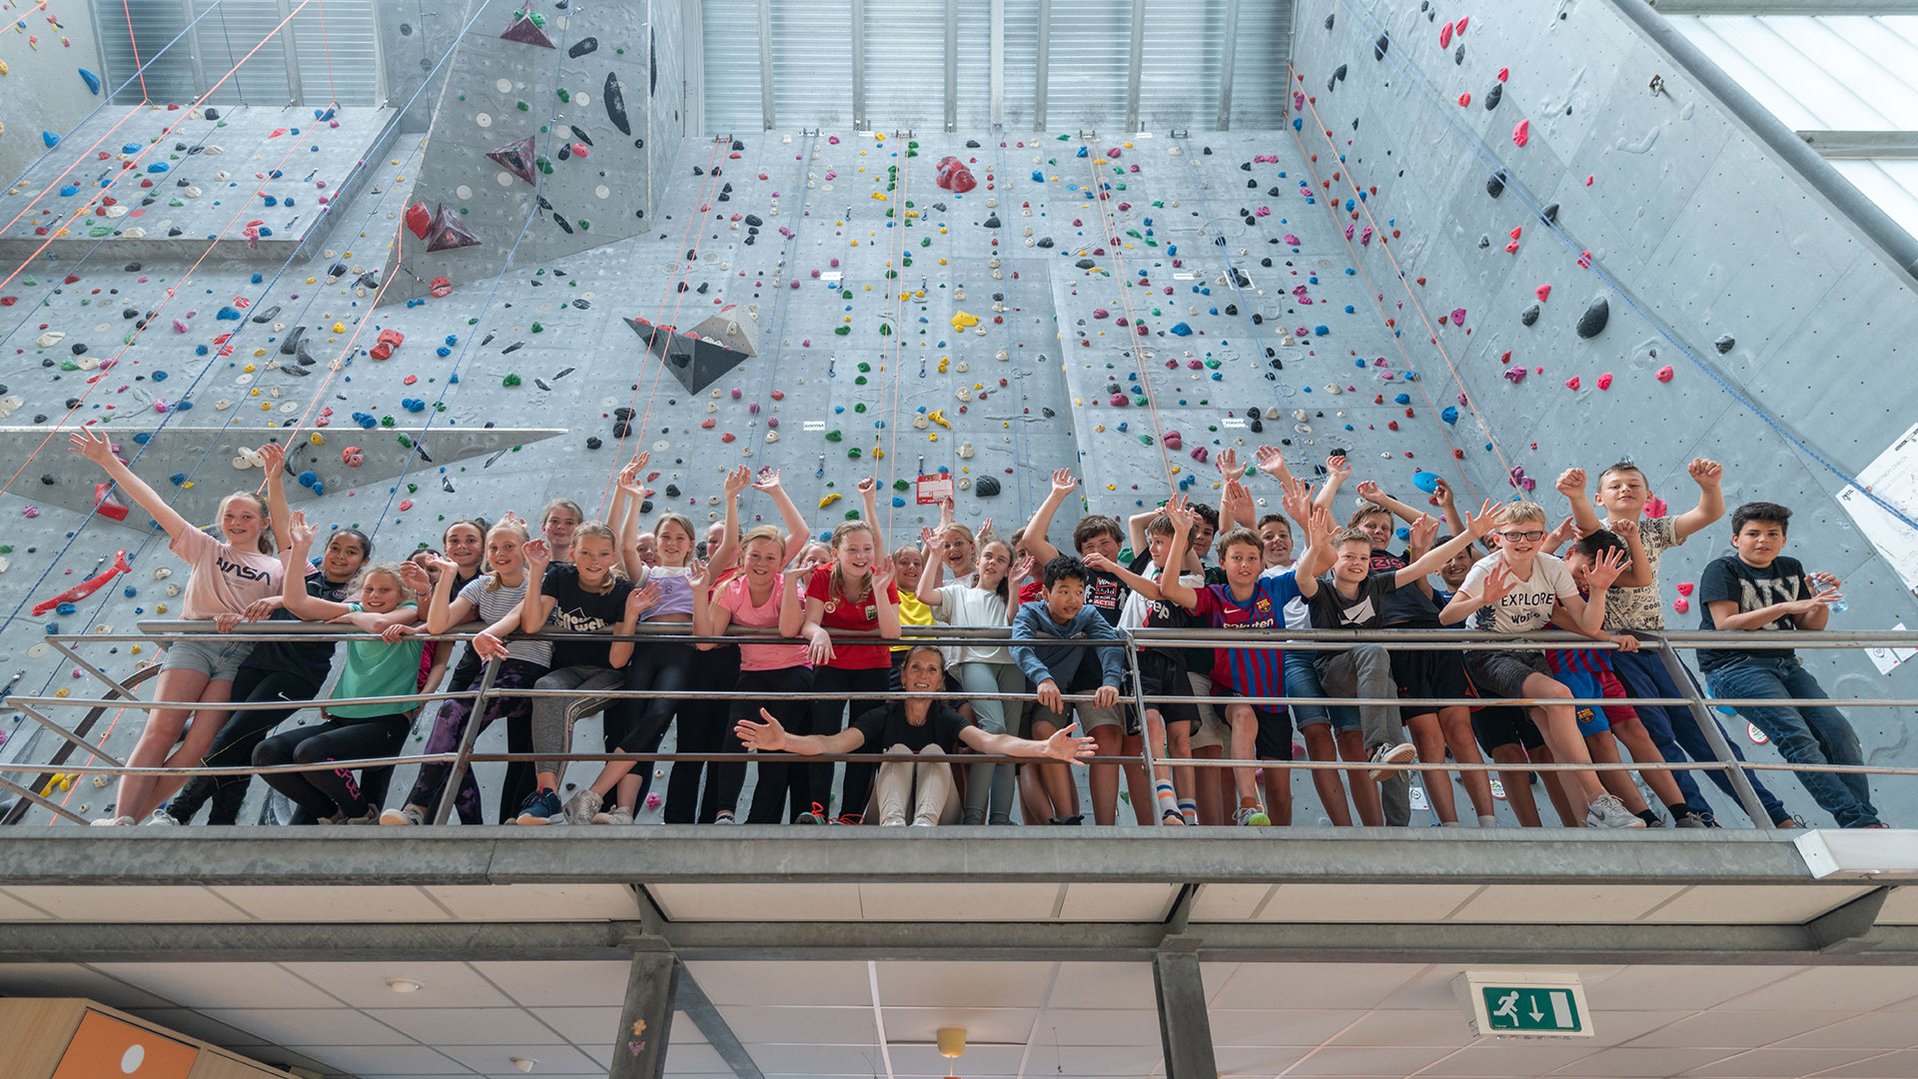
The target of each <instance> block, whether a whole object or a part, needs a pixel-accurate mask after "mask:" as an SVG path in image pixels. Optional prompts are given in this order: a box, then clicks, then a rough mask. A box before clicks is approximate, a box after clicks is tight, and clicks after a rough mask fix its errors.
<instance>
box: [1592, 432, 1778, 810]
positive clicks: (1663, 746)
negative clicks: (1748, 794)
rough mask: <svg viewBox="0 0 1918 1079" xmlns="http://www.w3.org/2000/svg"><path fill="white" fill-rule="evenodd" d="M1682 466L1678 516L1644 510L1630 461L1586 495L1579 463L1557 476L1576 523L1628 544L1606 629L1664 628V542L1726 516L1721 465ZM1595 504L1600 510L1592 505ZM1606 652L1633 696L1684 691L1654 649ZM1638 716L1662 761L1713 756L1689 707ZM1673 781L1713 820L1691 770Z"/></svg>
mask: <svg viewBox="0 0 1918 1079" xmlns="http://www.w3.org/2000/svg"><path fill="white" fill-rule="evenodd" d="M1686 472H1687V473H1689V474H1690V476H1691V478H1692V482H1693V483H1695V484H1697V485H1698V504H1697V505H1696V506H1693V507H1692V508H1691V509H1689V510H1687V511H1685V512H1684V513H1681V514H1678V515H1677V516H1664V515H1656V516H1651V517H1646V516H1645V510H1646V508H1647V506H1648V504H1649V503H1650V502H1651V499H1652V490H1651V485H1650V483H1649V482H1648V481H1647V480H1646V478H1645V472H1644V470H1642V469H1640V468H1639V467H1638V466H1637V465H1635V464H1633V463H1631V462H1630V461H1620V462H1618V463H1617V464H1614V465H1612V466H1611V467H1609V468H1607V469H1606V470H1605V471H1603V472H1601V473H1599V474H1598V490H1597V493H1596V494H1595V495H1591V496H1587V495H1586V493H1585V482H1586V480H1585V470H1584V469H1579V468H1573V469H1568V470H1566V472H1565V473H1564V474H1563V475H1561V476H1560V477H1559V478H1558V484H1557V486H1558V490H1559V493H1561V494H1563V495H1564V496H1565V497H1566V499H1567V500H1569V501H1570V502H1571V504H1572V518H1573V520H1574V522H1575V523H1576V524H1577V525H1578V528H1579V530H1580V531H1582V532H1596V531H1598V530H1599V529H1600V528H1611V529H1612V530H1613V531H1615V532H1618V533H1619V535H1620V538H1622V539H1624V540H1625V542H1626V544H1627V546H1628V549H1629V550H1630V553H1631V556H1632V562H1631V566H1630V567H1629V568H1628V569H1627V570H1626V571H1625V573H1624V574H1622V575H1621V576H1620V578H1619V581H1618V583H1617V584H1615V585H1613V586H1612V588H1611V591H1610V593H1609V594H1608V596H1607V598H1606V603H1605V628H1606V629H1607V630H1609V631H1611V632H1615V633H1616V632H1625V633H1630V634H1632V635H1633V636H1635V637H1640V638H1642V637H1644V636H1646V635H1647V634H1658V633H1661V632H1663V631H1664V629H1665V608H1664V601H1663V600H1662V599H1661V597H1660V595H1659V588H1658V563H1659V558H1660V556H1661V555H1662V554H1663V553H1664V552H1665V550H1666V548H1669V547H1676V546H1679V545H1680V544H1683V543H1684V542H1685V540H1686V538H1687V537H1689V536H1691V535H1692V534H1694V533H1696V532H1698V531H1700V530H1701V529H1704V528H1706V527H1708V526H1709V525H1710V524H1711V523H1712V522H1713V521H1716V520H1718V519H1719V518H1720V517H1723V516H1725V495H1724V491H1723V489H1722V482H1723V478H1724V468H1723V467H1722V466H1720V465H1719V464H1718V462H1716V461H1712V460H1709V459H1707V458H1703V457H1698V458H1694V459H1693V460H1692V462H1691V464H1690V465H1688V466H1687V467H1686ZM1594 504H1596V506H1597V509H1594V508H1593V507H1594ZM1598 510H1603V511H1604V516H1605V522H1604V523H1601V522H1600V520H1599V513H1598ZM1625 521H1630V522H1632V524H1634V525H1636V526H1637V534H1636V535H1635V536H1634V535H1632V534H1631V533H1630V532H1628V531H1626V530H1624V529H1622V528H1621V527H1620V526H1621V525H1622V523H1623V522H1625ZM1611 659H1612V667H1613V669H1614V670H1615V671H1616V672H1617V674H1618V677H1619V680H1620V681H1621V682H1624V683H1625V688H1626V690H1627V691H1628V692H1630V693H1631V694H1632V696H1634V697H1668V698H1669V697H1684V696H1688V695H1689V694H1688V693H1687V692H1685V691H1681V690H1680V689H1679V687H1678V684H1677V682H1676V681H1674V680H1673V678H1672V674H1671V671H1670V670H1668V669H1667V668H1666V666H1665V663H1664V661H1663V659H1662V658H1661V657H1659V656H1657V655H1655V654H1653V653H1650V652H1616V653H1613V655H1612V657H1611ZM1689 688H1690V687H1687V690H1689ZM1638 716H1639V719H1640V720H1641V721H1642V722H1643V723H1644V724H1645V729H1646V730H1647V731H1649V732H1650V733H1651V736H1652V741H1653V742H1654V743H1655V744H1656V745H1657V746H1658V751H1659V753H1660V754H1662V755H1663V756H1664V758H1665V759H1666V760H1668V761H1671V762H1673V763H1676V764H1682V763H1684V761H1685V760H1686V759H1687V757H1689V758H1690V759H1692V760H1695V761H1699V762H1701V763H1705V762H1710V761H1715V760H1717V759H1718V756H1717V754H1716V753H1714V752H1713V751H1712V745H1711V742H1710V741H1708V740H1707V739H1706V737H1705V732H1704V731H1703V730H1700V729H1699V725H1698V720H1697V718H1696V717H1695V716H1694V715H1693V714H1692V713H1691V711H1689V710H1688V709H1686V708H1684V707H1682V706H1674V707H1666V706H1663V705H1644V706H1641V707H1640V708H1639V709H1638ZM1713 722H1717V721H1716V720H1713ZM1721 734H1722V730H1721ZM1725 743H1726V745H1728V746H1730V747H1731V751H1732V756H1733V757H1735V758H1737V759H1738V760H1744V759H1745V756H1744V754H1743V753H1742V752H1741V751H1740V750H1739V748H1738V742H1737V741H1736V740H1735V739H1729V738H1727V739H1726V740H1725ZM1705 775H1706V776H1707V777H1708V778H1709V779H1710V780H1711V781H1712V782H1713V783H1716V784H1717V785H1718V788H1719V789H1720V790H1722V791H1724V792H1725V793H1726V795H1728V796H1730V797H1731V798H1733V799H1736V798H1737V796H1738V795H1737V791H1736V788H1734V786H1733V785H1732V780H1731V774H1730V773H1729V772H1727V771H1725V770H1724V769H1722V768H1721V769H1713V770H1711V771H1707V772H1705ZM1747 778H1749V779H1750V780H1751V785H1752V790H1753V792H1754V793H1756V794H1757V795H1758V800H1759V801H1760V802H1761V803H1763V805H1764V808H1765V812H1766V814H1767V815H1769V816H1770V817H1771V820H1772V823H1773V824H1774V825H1776V826H1778V827H1780V828H1790V827H1793V823H1794V822H1793V820H1792V815H1791V812H1790V811H1789V810H1787V809H1786V808H1785V806H1784V803H1782V802H1780V801H1779V800H1778V798H1777V796H1776V795H1774V794H1772V792H1771V791H1770V790H1768V789H1767V788H1766V787H1765V784H1764V783H1763V782H1762V781H1760V779H1759V777H1758V776H1757V775H1756V774H1750V775H1748V777H1747ZM1677 781H1678V789H1679V791H1680V793H1682V794H1683V795H1684V796H1685V804H1686V805H1687V806H1689V807H1691V809H1692V810H1693V811H1694V812H1696V813H1697V814H1698V815H1699V816H1700V817H1701V818H1703V819H1704V820H1705V822H1706V824H1707V825H1712V824H1715V823H1716V821H1714V820H1713V817H1712V810H1711V806H1710V805H1709V804H1708V803H1707V802H1706V801H1705V796H1704V794H1703V793H1702V792H1700V791H1699V789H1698V783H1697V780H1696V779H1695V778H1694V777H1693V775H1692V773H1691V772H1690V771H1680V772H1679V773H1677Z"/></svg>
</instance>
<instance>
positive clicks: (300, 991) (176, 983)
mask: <svg viewBox="0 0 1918 1079" xmlns="http://www.w3.org/2000/svg"><path fill="white" fill-rule="evenodd" d="M93 966H94V969H96V970H99V971H101V972H102V973H105V974H108V975H111V976H112V977H115V978H118V979H120V980H121V981H124V982H130V983H132V984H133V985H137V986H139V987H140V988H142V989H147V990H150V991H152V992H154V993H157V994H159V995H161V996H163V997H166V998H167V999H169V1000H171V1001H173V1002H175V1003H178V1004H183V1005H186V1006H187V1007H189V1008H339V1007H344V1005H343V1004H342V1003H341V1002H340V1001H339V1000H337V999H335V998H334V997H332V996H331V995H329V994H327V993H325V992H323V991H321V990H320V989H319V988H317V987H315V986H313V985H311V984H309V983H308V982H306V981H304V980H302V979H300V978H298V977H296V976H295V975H294V974H292V973H291V972H289V971H286V970H283V969H281V968H280V967H277V966H274V965H273V964H271V963H95V964H93Z"/></svg>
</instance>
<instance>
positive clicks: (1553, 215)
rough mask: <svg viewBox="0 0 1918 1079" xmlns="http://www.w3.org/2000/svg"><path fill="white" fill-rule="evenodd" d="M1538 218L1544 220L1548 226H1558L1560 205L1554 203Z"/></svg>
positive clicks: (1539, 214)
mask: <svg viewBox="0 0 1918 1079" xmlns="http://www.w3.org/2000/svg"><path fill="white" fill-rule="evenodd" d="M1538 216H1539V217H1540V218H1541V219H1542V220H1544V222H1545V223H1546V224H1547V225H1556V224H1558V203H1556V202H1554V203H1552V204H1551V205H1550V206H1547V207H1545V208H1544V209H1543V210H1540V211H1539V212H1538Z"/></svg>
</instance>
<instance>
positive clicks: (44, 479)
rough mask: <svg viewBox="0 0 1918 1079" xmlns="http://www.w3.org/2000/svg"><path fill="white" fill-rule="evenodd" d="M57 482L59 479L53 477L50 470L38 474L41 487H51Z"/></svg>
mask: <svg viewBox="0 0 1918 1079" xmlns="http://www.w3.org/2000/svg"><path fill="white" fill-rule="evenodd" d="M59 482H60V481H59V480H56V479H54V478H53V473H51V472H43V473H41V474H40V484H41V486H43V487H52V486H53V485H54V484H56V483H59Z"/></svg>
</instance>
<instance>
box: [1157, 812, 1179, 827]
mask: <svg viewBox="0 0 1918 1079" xmlns="http://www.w3.org/2000/svg"><path fill="white" fill-rule="evenodd" d="M1159 825H1160V826H1161V827H1164V826H1167V825H1177V826H1178V827H1180V828H1183V827H1185V814H1183V813H1181V812H1179V811H1178V810H1176V809H1168V810H1166V811H1165V812H1163V813H1160V814H1159Z"/></svg>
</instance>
